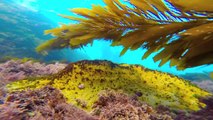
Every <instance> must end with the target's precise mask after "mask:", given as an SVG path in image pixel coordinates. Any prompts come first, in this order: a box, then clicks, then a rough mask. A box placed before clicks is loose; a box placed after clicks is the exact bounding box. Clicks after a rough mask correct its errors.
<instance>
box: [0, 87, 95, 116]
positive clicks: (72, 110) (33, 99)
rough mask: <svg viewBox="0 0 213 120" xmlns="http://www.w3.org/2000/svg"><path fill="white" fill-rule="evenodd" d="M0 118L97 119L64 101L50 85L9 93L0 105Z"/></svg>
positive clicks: (58, 92)
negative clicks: (33, 89)
mask: <svg viewBox="0 0 213 120" xmlns="http://www.w3.org/2000/svg"><path fill="white" fill-rule="evenodd" d="M0 120H98V119H97V118H96V117H93V116H91V115H89V114H87V113H86V112H84V111H83V110H80V109H78V108H76V107H75V106H73V105H70V104H68V103H66V99H65V98H64V97H63V95H62V94H61V93H60V91H59V90H56V89H54V88H52V87H50V86H47V87H44V88H42V89H39V90H35V91H31V90H29V91H22V92H15V93H10V94H8V96H7V99H6V101H5V103H4V104H2V105H0Z"/></svg>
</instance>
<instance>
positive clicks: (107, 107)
mask: <svg viewBox="0 0 213 120" xmlns="http://www.w3.org/2000/svg"><path fill="white" fill-rule="evenodd" d="M137 97H139V96H135V97H129V96H128V95H125V94H123V93H122V92H115V91H103V92H102V93H101V94H99V98H98V100H97V101H96V102H95V104H94V106H93V107H94V110H93V112H92V114H93V115H95V116H99V119H100V120H172V117H171V116H170V115H167V114H161V113H159V112H157V111H156V110H154V109H153V108H152V107H151V106H149V105H147V104H146V103H142V102H140V101H138V99H137Z"/></svg>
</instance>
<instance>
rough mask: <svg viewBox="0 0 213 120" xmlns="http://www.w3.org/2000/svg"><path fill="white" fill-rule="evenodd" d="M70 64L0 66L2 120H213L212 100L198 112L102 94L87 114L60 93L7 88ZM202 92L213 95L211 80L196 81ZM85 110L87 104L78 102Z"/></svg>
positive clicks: (118, 94)
mask: <svg viewBox="0 0 213 120" xmlns="http://www.w3.org/2000/svg"><path fill="white" fill-rule="evenodd" d="M66 66H67V64H64V63H54V64H44V63H39V62H32V61H28V62H24V63H23V62H21V61H19V60H18V61H14V60H11V61H7V62H5V63H1V64H0V104H1V105H0V119H1V120H18V119H23V120H38V119H39V120H42V119H44V120H45V119H54V120H55V119H57V120H77V119H78V120H118V119H119V120H150V119H151V120H171V119H175V120H213V114H212V113H213V98H212V97H208V98H205V99H204V98H203V99H201V101H203V102H204V103H205V104H206V105H207V106H206V107H205V108H203V109H201V110H199V111H187V112H186V111H184V110H172V109H170V108H169V107H165V106H157V107H153V106H151V105H148V104H147V103H146V102H143V101H140V100H138V96H140V94H141V93H138V94H136V95H135V96H131V95H128V94H125V93H122V92H117V91H111V90H109V91H103V92H102V93H100V94H99V96H98V99H97V100H96V101H95V103H94V104H93V109H92V111H90V112H86V111H85V110H84V109H83V108H82V109H81V108H79V107H76V106H75V105H72V104H70V103H68V102H67V100H66V97H65V96H63V94H62V93H61V91H60V90H58V89H56V88H53V87H52V86H48V85H47V86H45V87H42V88H39V89H36V90H26V91H17V92H12V93H11V92H8V90H7V89H6V87H5V86H6V85H7V84H8V83H11V82H13V81H16V80H19V79H25V78H28V77H39V76H47V75H52V74H56V73H58V72H59V71H61V70H64V68H65V67H66ZM193 83H194V84H197V85H198V86H199V87H201V88H202V89H205V90H207V91H209V92H213V82H212V81H210V80H202V81H194V82H193ZM79 104H82V106H84V103H83V102H81V101H79Z"/></svg>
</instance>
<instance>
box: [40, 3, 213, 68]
mask: <svg viewBox="0 0 213 120" xmlns="http://www.w3.org/2000/svg"><path fill="white" fill-rule="evenodd" d="M104 2H105V3H106V6H104V7H102V6H100V5H93V6H92V9H86V8H75V9H72V10H71V11H72V12H74V13H76V14H78V15H80V16H83V18H82V17H81V18H76V17H73V16H66V15H61V16H62V17H64V18H67V19H70V20H75V21H78V23H76V24H70V25H62V26H61V27H60V28H55V29H52V30H47V31H46V34H52V35H53V36H55V38H54V39H52V40H50V41H47V42H46V43H44V44H42V45H40V46H39V47H38V48H37V51H38V52H41V51H45V50H51V49H60V48H65V47H71V48H79V47H81V46H82V45H86V44H88V43H92V41H93V40H94V39H101V38H103V39H105V40H112V46H117V45H122V46H124V49H123V51H121V55H123V54H125V52H126V51H127V50H128V49H131V50H136V49H138V48H140V47H144V48H146V49H147V52H146V53H145V54H144V55H143V57H142V58H143V59H145V58H146V57H148V56H149V55H150V54H151V53H153V52H158V53H157V55H156V56H155V57H154V60H155V61H159V60H161V62H160V65H163V64H165V63H166V62H168V61H170V66H177V68H178V69H185V68H188V67H194V66H199V65H203V64H212V63H213V22H212V18H213V1H212V0H206V1H205V2H203V1H201V0H193V1H192V0H190V1H187V0H129V3H130V4H131V6H127V5H126V4H122V3H121V2H120V1H119V0H104Z"/></svg>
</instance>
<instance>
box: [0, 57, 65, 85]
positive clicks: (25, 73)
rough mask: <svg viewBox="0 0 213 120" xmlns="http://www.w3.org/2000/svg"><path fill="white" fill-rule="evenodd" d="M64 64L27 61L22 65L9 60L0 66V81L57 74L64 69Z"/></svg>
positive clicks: (19, 62)
mask: <svg viewBox="0 0 213 120" xmlns="http://www.w3.org/2000/svg"><path fill="white" fill-rule="evenodd" d="M65 67H66V64H62V63H55V64H48V65H47V64H44V63H39V62H32V61H28V62H25V63H22V62H21V61H19V60H17V61H14V60H10V61H7V62H6V63H2V64H0V81H1V82H3V81H4V82H5V81H14V80H19V79H24V78H26V77H29V76H36V77H37V76H43V75H50V74H55V73H57V72H59V71H60V70H62V69H64V68H65Z"/></svg>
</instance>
